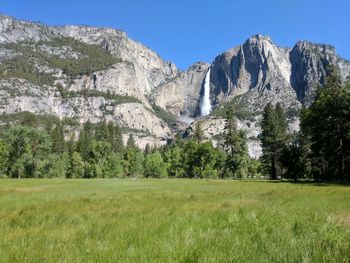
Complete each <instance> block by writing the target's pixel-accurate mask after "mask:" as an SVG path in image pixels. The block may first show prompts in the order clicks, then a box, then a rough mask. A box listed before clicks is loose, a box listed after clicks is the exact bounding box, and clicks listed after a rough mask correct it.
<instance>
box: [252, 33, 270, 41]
mask: <svg viewBox="0 0 350 263" xmlns="http://www.w3.org/2000/svg"><path fill="white" fill-rule="evenodd" d="M262 41H269V42H272V41H271V38H270V37H269V36H264V35H261V34H256V35H252V36H251V37H250V38H249V39H248V40H247V42H262Z"/></svg>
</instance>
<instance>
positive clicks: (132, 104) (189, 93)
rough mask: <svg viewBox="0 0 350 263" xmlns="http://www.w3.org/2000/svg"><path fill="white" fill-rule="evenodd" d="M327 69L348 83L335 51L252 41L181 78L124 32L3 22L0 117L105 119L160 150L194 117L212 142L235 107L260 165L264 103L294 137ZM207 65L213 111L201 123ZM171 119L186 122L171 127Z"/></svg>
mask: <svg viewBox="0 0 350 263" xmlns="http://www.w3.org/2000/svg"><path fill="white" fill-rule="evenodd" d="M96 54H97V55H96ZM99 56H102V57H103V59H102V61H101V59H100V60H99ZM330 64H333V65H335V66H336V67H338V69H339V71H340V73H341V77H342V80H344V81H345V79H346V78H347V77H348V76H349V75H350V63H349V62H348V61H346V60H344V59H342V58H340V57H339V56H338V55H337V54H336V51H335V49H334V48H333V47H331V46H329V45H319V44H313V43H309V42H306V41H302V42H298V43H297V44H296V45H295V46H294V47H293V48H281V47H278V46H277V45H275V44H274V43H273V42H272V41H271V39H270V38H269V37H266V36H261V35H255V36H252V37H251V38H250V39H248V40H247V41H246V42H245V43H244V44H243V45H240V46H238V47H235V48H232V49H230V50H228V51H227V52H225V53H223V54H221V55H219V56H217V57H216V58H215V59H214V61H213V63H212V64H210V65H209V64H207V63H203V62H199V63H196V64H194V65H192V66H191V67H190V68H189V69H188V70H186V71H183V72H180V71H179V70H178V69H177V68H176V66H175V65H174V64H173V63H171V62H166V61H164V60H163V59H162V58H160V57H159V56H158V55H157V54H156V53H155V52H154V51H152V50H150V49H148V48H146V47H145V46H144V45H142V44H140V43H138V42H135V41H133V40H131V39H130V38H128V37H127V35H126V34H125V33H124V32H122V31H120V30H116V29H111V28H96V27H88V26H63V27H48V26H45V25H42V24H38V23H31V22H26V21H20V20H16V19H14V18H11V17H8V16H4V15H0V114H2V115H3V116H5V115H9V114H16V113H19V112H23V111H28V112H32V113H34V114H38V115H47V114H50V115H53V116H56V117H58V118H60V119H65V118H71V119H73V120H75V121H76V122H78V123H83V122H85V121H88V120H89V121H91V122H93V123H97V122H100V121H101V120H103V119H105V120H107V121H112V122H114V123H116V124H118V125H120V126H122V127H123V128H124V130H126V132H125V134H124V137H125V138H127V137H128V133H130V132H132V133H134V134H135V138H136V142H137V143H138V144H139V146H141V147H144V146H145V145H146V143H150V144H152V145H154V146H157V145H158V146H160V145H163V144H164V143H165V142H166V141H167V140H168V139H169V138H172V137H173V136H174V130H175V129H183V130H185V129H186V127H187V125H186V124H184V123H183V122H187V121H188V122H191V121H193V120H194V119H196V121H201V122H202V123H203V125H202V128H203V130H204V133H205V134H206V136H207V138H208V139H211V140H213V141H214V142H215V140H216V138H217V137H218V135H220V134H222V133H223V132H224V122H225V120H224V119H223V118H222V115H221V116H220V115H215V112H218V110H220V109H221V108H224V107H225V105H226V104H227V103H229V102H231V101H233V102H235V103H236V104H237V105H238V110H244V111H245V113H246V114H245V115H242V116H241V117H240V118H239V120H238V124H239V127H240V128H241V129H244V130H246V131H247V135H248V138H249V142H248V144H249V152H250V154H251V156H253V157H255V158H258V157H259V155H260V154H261V148H260V144H259V141H258V139H257V136H258V134H259V133H260V126H259V123H260V120H261V112H262V110H263V108H264V107H265V105H266V104H267V103H268V102H271V103H272V104H276V103H277V102H279V103H281V104H282V106H283V107H284V109H285V110H286V111H287V113H288V117H289V121H290V131H296V130H298V127H299V125H298V121H299V120H298V118H297V112H298V110H299V109H300V108H301V107H302V106H308V105H309V104H310V102H312V100H313V97H314V95H315V89H316V87H317V86H318V85H319V84H323V83H324V81H325V76H326V72H327V67H328V65H330ZM209 68H210V100H211V103H212V106H213V108H214V113H213V115H212V116H211V115H209V116H207V117H205V118H202V117H201V118H199V117H198V116H199V115H200V114H199V113H200V109H199V107H200V101H201V98H202V96H203V85H204V80H205V76H206V74H207V72H208V70H209ZM153 108H154V109H153ZM159 108H162V109H163V111H164V110H165V111H166V112H165V113H164V112H161V111H159ZM169 113H170V114H172V115H175V116H177V117H178V119H179V120H180V121H181V120H182V121H183V122H178V123H175V124H174V123H171V121H170V119H172V117H173V116H170V117H171V118H170V117H169V116H165V115H166V114H169ZM247 113H248V114H247ZM213 116H216V117H213ZM170 123H171V125H170ZM192 125H193V124H192ZM174 127H177V128H174ZM179 127H181V128H179ZM191 127H192V126H190V128H189V129H188V131H189V132H190V131H191Z"/></svg>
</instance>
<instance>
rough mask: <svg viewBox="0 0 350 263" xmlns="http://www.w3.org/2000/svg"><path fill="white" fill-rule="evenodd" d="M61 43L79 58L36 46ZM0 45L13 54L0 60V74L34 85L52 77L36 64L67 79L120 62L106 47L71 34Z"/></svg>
mask: <svg viewBox="0 0 350 263" xmlns="http://www.w3.org/2000/svg"><path fill="white" fill-rule="evenodd" d="M43 45H45V46H49V47H64V46H68V47H70V48H71V49H72V52H76V53H79V54H80V55H81V56H80V57H79V58H77V59H76V58H69V57H63V58H62V57H60V56H57V55H49V54H47V53H45V52H43V51H41V50H40V48H39V47H40V46H43ZM1 47H2V48H6V49H8V50H12V51H15V52H16V53H17V55H16V56H15V57H13V58H11V59H8V60H5V61H3V62H2V63H1V65H0V69H1V74H0V77H1V78H23V79H26V80H28V81H29V82H31V83H34V84H37V85H40V86H42V85H51V86H52V85H53V82H54V80H55V77H54V76H52V74H49V73H45V72H43V70H40V69H39V68H40V67H42V66H47V67H48V68H54V69H55V68H58V69H61V70H62V71H63V73H64V74H66V75H67V76H69V77H70V79H71V80H72V79H75V78H78V77H79V76H82V75H87V76H91V74H92V73H93V72H96V71H100V70H103V69H107V68H108V67H110V66H111V65H113V64H115V63H118V62H121V60H120V59H117V58H115V57H114V56H112V55H111V54H110V53H109V52H108V51H107V50H105V49H103V48H102V47H99V46H97V45H89V44H85V43H83V42H80V41H78V40H75V39H73V38H67V37H61V38H55V39H51V40H49V41H39V42H21V43H7V44H2V45H1Z"/></svg>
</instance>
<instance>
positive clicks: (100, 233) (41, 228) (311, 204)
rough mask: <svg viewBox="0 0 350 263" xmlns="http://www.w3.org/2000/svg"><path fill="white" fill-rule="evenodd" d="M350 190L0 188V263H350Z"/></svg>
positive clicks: (98, 185) (138, 185) (70, 183)
mask: <svg viewBox="0 0 350 263" xmlns="http://www.w3.org/2000/svg"><path fill="white" fill-rule="evenodd" d="M349 218H350V188H349V187H346V186H314V185H306V184H305V185H302V184H300V185H299V184H290V183H271V182H248V181H215V180H209V181H204V180H169V179H167V180H166V179H165V180H0V231H1V232H0V261H1V262H197V261H198V262H349V258H350V225H349Z"/></svg>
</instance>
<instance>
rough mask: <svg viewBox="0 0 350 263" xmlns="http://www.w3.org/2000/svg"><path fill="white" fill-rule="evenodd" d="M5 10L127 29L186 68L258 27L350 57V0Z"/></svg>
mask: <svg viewBox="0 0 350 263" xmlns="http://www.w3.org/2000/svg"><path fill="white" fill-rule="evenodd" d="M0 12H1V13H3V14H7V15H11V16H15V17H17V18H21V19H26V20H34V21H40V22H43V23H46V24H49V25H64V24H83V25H93V26H109V27H113V28H118V29H122V30H124V31H126V32H127V34H128V35H129V36H130V37H131V38H132V39H135V40H137V41H140V42H142V43H143V44H145V45H146V46H148V47H150V48H151V49H153V50H154V51H156V52H157V53H158V54H160V55H161V56H162V57H163V58H164V59H166V60H171V61H173V62H175V64H176V65H177V66H178V67H180V68H182V69H184V68H187V67H188V66H189V65H190V64H192V63H194V62H196V61H206V62H211V61H212V60H213V59H214V57H215V56H216V55H218V54H220V53H221V52H223V51H225V50H227V49H229V48H231V47H234V46H236V45H239V44H241V43H243V42H244V41H245V40H246V39H247V38H249V37H250V36H251V35H253V34H257V33H260V34H264V35H269V36H270V37H271V38H272V40H273V41H274V42H275V43H276V44H278V45H279V46H289V47H291V46H293V45H294V44H295V42H296V41H298V40H309V41H312V42H317V43H328V44H331V45H333V46H335V47H336V49H337V51H338V53H339V54H340V55H341V56H342V57H344V58H346V59H350V44H349V43H350V1H349V0H201V1H199V0H173V1H169V0H148V1H146V0H0Z"/></svg>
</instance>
